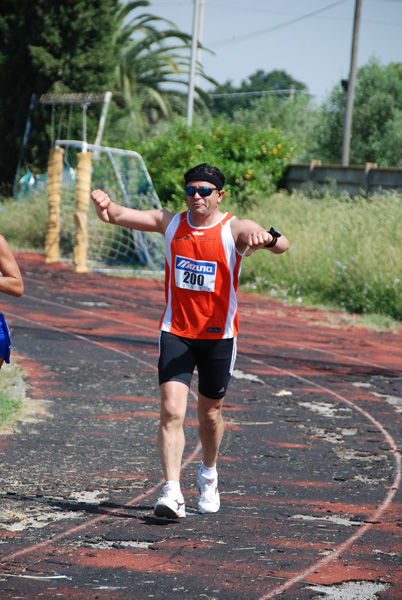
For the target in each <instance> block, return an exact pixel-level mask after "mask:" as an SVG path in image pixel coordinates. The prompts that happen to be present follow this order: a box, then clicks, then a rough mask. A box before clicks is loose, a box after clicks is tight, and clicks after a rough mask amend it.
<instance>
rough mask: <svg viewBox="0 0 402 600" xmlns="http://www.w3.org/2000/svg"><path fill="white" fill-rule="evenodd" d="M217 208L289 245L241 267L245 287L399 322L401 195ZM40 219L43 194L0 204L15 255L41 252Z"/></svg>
mask: <svg viewBox="0 0 402 600" xmlns="http://www.w3.org/2000/svg"><path fill="white" fill-rule="evenodd" d="M221 206H222V209H223V210H230V211H231V212H233V213H234V214H236V215H237V216H238V217H248V218H251V219H254V220H255V221H257V222H258V223H260V224H262V225H263V226H265V227H266V228H267V229H269V227H271V226H272V225H273V226H274V227H275V228H277V229H279V231H282V232H283V233H284V234H285V235H286V236H287V237H288V238H289V241H290V249H289V250H288V251H287V252H286V253H285V254H283V255H281V256H275V255H273V254H271V253H269V252H256V253H254V254H253V255H252V256H250V257H249V258H246V259H245V260H244V261H243V265H242V276H241V285H242V286H243V287H244V288H246V289H250V290H253V291H257V292H260V293H263V294H268V295H270V296H272V297H276V298H278V299H287V300H288V301H290V302H298V303H300V304H303V305H314V306H317V305H323V306H326V307H331V308H335V309H340V310H344V311H346V312H347V313H357V314H361V315H371V316H372V320H373V322H374V321H379V320H381V319H382V320H383V321H384V320H387V319H388V320H389V321H388V322H394V321H400V320H402V274H401V272H400V271H401V266H400V265H401V264H402V244H401V237H400V236H401V234H400V232H401V231H402V195H401V194H397V193H386V194H381V195H375V196H371V197H370V198H369V199H366V198H363V197H357V198H353V199H351V198H350V197H349V196H347V195H346V194H344V195H341V196H340V197H334V196H333V195H331V191H330V190H329V191H327V193H323V194H321V196H320V197H312V196H311V195H310V196H308V195H306V194H302V193H293V194H291V195H290V194H287V193H277V194H274V195H273V196H269V195H267V196H263V195H262V194H260V195H259V196H258V195H257V196H256V197H253V204H252V205H251V206H250V207H249V208H247V207H244V206H242V208H241V209H240V208H239V207H238V206H236V205H233V204H232V205H231V204H230V202H229V201H228V200H227V199H225V200H224V203H223V204H222V205H221ZM46 218H47V195H46V191H43V192H41V193H36V194H30V196H29V198H28V199H25V200H23V199H21V200H18V201H14V200H4V201H3V202H2V203H1V202H0V233H2V234H3V235H4V236H5V237H6V238H7V240H8V241H9V243H10V245H11V247H12V248H13V249H14V250H34V251H40V252H43V246H44V239H45V229H46Z"/></svg>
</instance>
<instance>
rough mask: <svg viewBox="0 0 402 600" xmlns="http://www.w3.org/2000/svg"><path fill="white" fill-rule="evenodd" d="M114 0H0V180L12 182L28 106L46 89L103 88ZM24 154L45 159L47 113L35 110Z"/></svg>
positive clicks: (110, 58)
mask: <svg viewBox="0 0 402 600" xmlns="http://www.w3.org/2000/svg"><path fill="white" fill-rule="evenodd" d="M117 1H118V0H35V1H34V2H32V0H18V2H14V0H2V15H1V17H0V90H1V95H0V140H1V146H0V180H1V181H2V182H6V183H11V182H12V181H13V178H14V176H15V172H16V167H17V162H18V158H19V154H20V149H21V146H22V140H23V135H24V130H25V124H26V120H27V115H28V107H29V105H30V99H31V95H32V94H36V97H37V98H39V96H40V95H41V94H43V93H47V92H50V91H54V92H56V91H57V92H67V91H69V92H83V91H92V92H96V91H105V90H106V89H107V87H108V85H109V83H110V82H111V79H112V74H113V67H114V63H115V54H114V52H115V49H114V48H113V46H111V44H110V39H111V37H112V34H113V23H114V21H113V18H111V16H112V17H113V14H114V12H115V11H116V7H117ZM34 121H35V122H33V123H32V130H31V139H30V148H31V150H32V152H31V156H30V157H29V160H30V161H31V162H33V163H34V164H36V165H37V166H38V167H39V166H41V167H43V164H46V159H47V155H48V146H49V138H48V136H47V135H44V132H45V130H46V127H48V126H49V122H50V113H49V111H45V110H43V111H42V112H41V111H36V119H34Z"/></svg>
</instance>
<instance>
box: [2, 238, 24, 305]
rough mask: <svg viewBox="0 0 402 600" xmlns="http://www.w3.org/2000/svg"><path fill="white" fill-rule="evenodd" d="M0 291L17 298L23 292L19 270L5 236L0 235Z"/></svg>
mask: <svg viewBox="0 0 402 600" xmlns="http://www.w3.org/2000/svg"><path fill="white" fill-rule="evenodd" d="M0 273H1V274H2V277H0V292H3V293H4V294H8V295H9V296H15V297H16V298H19V297H20V296H22V294H23V292H24V284H23V281H22V276H21V271H20V269H19V266H18V265H17V262H16V260H15V258H14V256H13V253H12V252H11V250H10V246H9V245H8V242H7V241H6V240H5V238H4V237H3V236H2V235H0Z"/></svg>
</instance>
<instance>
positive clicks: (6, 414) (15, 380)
mask: <svg viewBox="0 0 402 600" xmlns="http://www.w3.org/2000/svg"><path fill="white" fill-rule="evenodd" d="M24 397H25V385H24V383H23V375H22V372H21V369H20V368H19V365H18V361H17V360H16V359H15V358H14V359H13V361H12V363H10V364H9V365H7V364H5V363H4V364H3V366H2V368H1V370H0V427H3V426H4V425H6V424H7V425H9V424H10V423H13V422H15V421H16V419H17V418H18V416H19V415H20V414H21V411H22V407H23V401H24Z"/></svg>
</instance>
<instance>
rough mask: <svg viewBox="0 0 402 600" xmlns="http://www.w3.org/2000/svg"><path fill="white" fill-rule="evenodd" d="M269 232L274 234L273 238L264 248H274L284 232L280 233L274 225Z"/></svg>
mask: <svg viewBox="0 0 402 600" xmlns="http://www.w3.org/2000/svg"><path fill="white" fill-rule="evenodd" d="M268 233H270V234H271V235H272V240H271V241H270V242H269V244H265V246H264V248H273V247H274V246H275V244H276V242H277V241H278V238H280V237H281V235H282V234H281V233H279V231H276V229H274V228H273V227H271V229H270V230H269V231H268Z"/></svg>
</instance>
